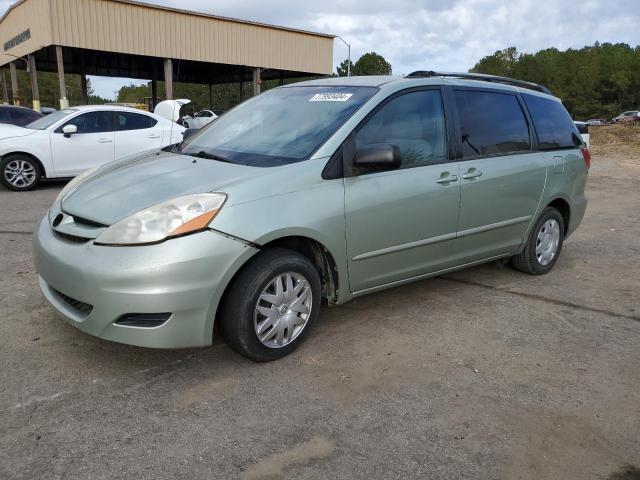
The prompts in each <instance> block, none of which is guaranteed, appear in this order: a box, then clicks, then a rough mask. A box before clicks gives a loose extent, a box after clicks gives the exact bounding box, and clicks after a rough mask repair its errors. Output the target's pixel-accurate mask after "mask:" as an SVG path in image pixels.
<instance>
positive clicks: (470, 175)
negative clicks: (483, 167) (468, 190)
mask: <svg viewBox="0 0 640 480" xmlns="http://www.w3.org/2000/svg"><path fill="white" fill-rule="evenodd" d="M481 176H482V172H481V171H480V170H476V169H475V168H470V169H469V171H468V172H467V173H465V174H464V175H462V178H464V179H465V180H468V179H470V178H478V177H481Z"/></svg>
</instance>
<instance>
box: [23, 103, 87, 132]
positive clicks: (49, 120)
mask: <svg viewBox="0 0 640 480" xmlns="http://www.w3.org/2000/svg"><path fill="white" fill-rule="evenodd" d="M77 111H78V110H75V109H73V108H65V109H64V110H58V111H57V112H53V113H50V114H49V115H46V116H44V117H42V118H39V119H37V120H36V121H34V122H31V123H30V124H28V125H27V126H26V128H33V129H35V130H46V129H47V128H49V127H50V126H51V125H53V124H54V123H56V122H57V121H59V120H62V119H63V118H65V117H68V116H69V115H71V114H72V113H76V112H77Z"/></svg>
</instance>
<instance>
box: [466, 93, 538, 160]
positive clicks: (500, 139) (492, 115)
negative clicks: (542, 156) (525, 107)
mask: <svg viewBox="0 0 640 480" xmlns="http://www.w3.org/2000/svg"><path fill="white" fill-rule="evenodd" d="M453 95H454V98H455V102H456V108H457V109H458V117H459V120H460V134H461V139H460V140H461V142H462V155H463V157H464V158H473V157H481V156H486V155H506V154H509V153H516V152H522V151H528V150H531V141H530V135H529V127H528V125H527V121H526V119H525V116H524V113H523V112H522V109H521V108H520V104H519V103H518V99H517V98H516V97H515V96H514V95H510V94H504V93H494V92H483V91H478V90H454V92H453Z"/></svg>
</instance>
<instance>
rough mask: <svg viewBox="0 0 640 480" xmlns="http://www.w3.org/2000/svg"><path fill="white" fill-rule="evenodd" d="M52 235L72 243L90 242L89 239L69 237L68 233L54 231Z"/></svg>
mask: <svg viewBox="0 0 640 480" xmlns="http://www.w3.org/2000/svg"><path fill="white" fill-rule="evenodd" d="M53 233H55V234H56V236H58V237H60V238H62V239H64V240H67V241H69V242H73V243H87V242H88V241H89V240H91V239H90V238H85V237H78V236H76V235H69V234H68V233H62V232H59V231H57V230H54V231H53Z"/></svg>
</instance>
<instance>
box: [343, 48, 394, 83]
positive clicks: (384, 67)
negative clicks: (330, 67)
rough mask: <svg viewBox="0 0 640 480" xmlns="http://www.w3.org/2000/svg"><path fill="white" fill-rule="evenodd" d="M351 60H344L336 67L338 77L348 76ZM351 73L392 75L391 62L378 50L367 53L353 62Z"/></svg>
mask: <svg viewBox="0 0 640 480" xmlns="http://www.w3.org/2000/svg"><path fill="white" fill-rule="evenodd" d="M348 64H349V60H343V61H342V63H340V65H338V67H337V68H336V71H337V74H338V77H346V76H347V65H348ZM351 75H391V64H390V63H389V62H387V61H386V60H385V59H384V57H383V56H382V55H378V54H377V53H376V52H370V53H365V54H364V55H362V56H361V57H360V58H359V59H358V61H357V62H356V63H355V64H354V63H353V62H351Z"/></svg>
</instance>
